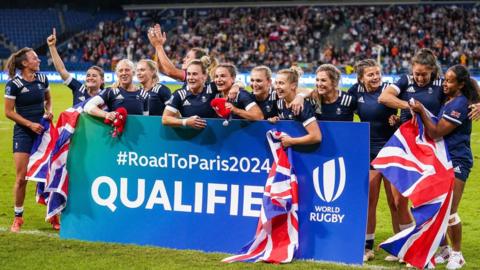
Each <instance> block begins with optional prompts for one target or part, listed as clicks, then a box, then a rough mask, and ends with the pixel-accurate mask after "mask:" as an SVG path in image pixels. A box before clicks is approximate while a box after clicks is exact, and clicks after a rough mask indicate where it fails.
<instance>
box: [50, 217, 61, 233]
mask: <svg viewBox="0 0 480 270" xmlns="http://www.w3.org/2000/svg"><path fill="white" fill-rule="evenodd" d="M50 224H52V228H53V229H54V230H56V231H59V230H60V220H59V219H58V216H57V215H55V216H53V217H52V218H50Z"/></svg>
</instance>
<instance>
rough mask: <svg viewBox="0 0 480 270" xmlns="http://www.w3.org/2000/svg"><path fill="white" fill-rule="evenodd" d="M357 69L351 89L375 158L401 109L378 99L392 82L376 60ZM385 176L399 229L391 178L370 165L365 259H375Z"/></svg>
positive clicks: (387, 137) (393, 219) (391, 208)
mask: <svg viewBox="0 0 480 270" xmlns="http://www.w3.org/2000/svg"><path fill="white" fill-rule="evenodd" d="M355 70H356V73H357V80H358V83H356V84H354V85H353V86H352V87H350V89H349V90H348V93H349V94H350V95H352V96H353V97H354V100H356V108H357V114H358V116H359V118H360V121H362V122H368V123H370V162H371V161H372V160H373V159H375V157H376V156H377V155H378V152H380V149H382V147H383V146H384V145H385V143H386V142H387V141H388V140H389V139H390V137H391V136H392V135H393V133H394V132H395V128H394V127H393V126H391V125H390V124H389V122H390V121H389V120H390V118H391V117H392V116H393V117H396V112H397V110H395V109H391V108H388V107H386V106H385V105H383V104H380V103H378V97H379V96H380V94H381V93H382V91H383V90H384V89H385V88H386V87H387V86H388V83H382V74H381V68H380V66H379V65H378V63H377V62H376V61H375V60H373V59H366V60H361V61H359V62H358V63H357V64H356V66H355ZM382 179H383V180H384V181H383V185H384V187H385V193H386V195H387V202H388V206H389V208H390V214H391V217H392V226H393V231H394V232H395V233H398V232H399V228H398V217H397V211H396V208H395V203H394V202H393V197H392V192H391V187H390V182H388V180H387V179H386V178H385V177H383V175H382V174H381V173H380V172H379V171H377V170H374V169H373V168H372V167H370V173H369V193H368V219H367V235H366V242H365V253H364V257H363V260H364V261H369V260H372V259H373V258H374V257H375V256H374V252H373V246H374V240H375V227H376V224H377V215H376V211H377V203H378V198H379V194H380V185H381V183H382ZM386 260H389V261H392V260H398V259H397V258H396V257H393V256H392V255H389V256H387V258H386Z"/></svg>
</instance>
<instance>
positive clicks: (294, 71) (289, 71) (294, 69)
mask: <svg viewBox="0 0 480 270" xmlns="http://www.w3.org/2000/svg"><path fill="white" fill-rule="evenodd" d="M278 74H284V75H287V81H288V82H289V83H294V84H296V85H297V86H298V81H299V79H300V77H302V75H303V70H302V69H301V68H300V67H298V66H291V67H290V68H286V69H282V70H280V71H278V72H277V75H278Z"/></svg>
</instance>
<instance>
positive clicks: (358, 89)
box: [348, 83, 397, 153]
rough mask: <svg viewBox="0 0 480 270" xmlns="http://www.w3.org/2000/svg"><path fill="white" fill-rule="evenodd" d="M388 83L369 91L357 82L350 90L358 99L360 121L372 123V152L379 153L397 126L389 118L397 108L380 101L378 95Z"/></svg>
mask: <svg viewBox="0 0 480 270" xmlns="http://www.w3.org/2000/svg"><path fill="white" fill-rule="evenodd" d="M388 85H389V84H388V83H382V84H381V85H380V86H379V87H378V88H377V89H376V90H375V91H372V92H368V91H367V90H366V89H365V87H364V86H363V85H361V84H358V83H356V84H354V85H353V86H352V87H350V89H349V90H348V93H349V94H351V95H352V96H354V97H355V100H356V101H357V114H358V116H359V117H360V121H362V122H369V123H370V151H371V152H376V153H378V151H379V150H380V149H381V148H382V147H383V146H384V145H385V143H386V142H387V141H388V140H389V139H390V137H391V136H392V135H393V133H394V132H395V128H394V127H392V126H390V124H389V123H388V118H390V116H391V115H393V114H396V113H397V110H396V109H392V108H389V107H387V106H385V105H383V104H380V103H378V97H379V96H380V94H381V93H382V91H383V90H384V89H385V88H386V87H387V86H388Z"/></svg>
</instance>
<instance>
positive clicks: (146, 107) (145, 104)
mask: <svg viewBox="0 0 480 270" xmlns="http://www.w3.org/2000/svg"><path fill="white" fill-rule="evenodd" d="M149 111H150V93H148V92H147V95H146V97H145V98H144V100H143V115H148V114H149Z"/></svg>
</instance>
